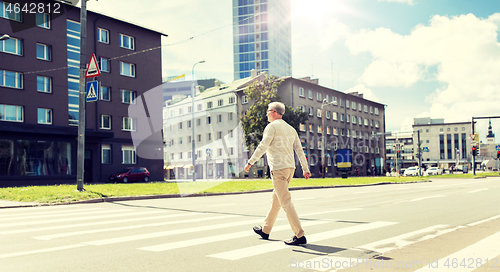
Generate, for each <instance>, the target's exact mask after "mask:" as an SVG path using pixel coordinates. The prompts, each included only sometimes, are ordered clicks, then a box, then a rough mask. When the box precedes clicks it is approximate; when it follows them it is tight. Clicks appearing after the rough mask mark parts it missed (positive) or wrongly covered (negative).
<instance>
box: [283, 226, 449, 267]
mask: <svg viewBox="0 0 500 272" xmlns="http://www.w3.org/2000/svg"><path fill="white" fill-rule="evenodd" d="M447 226H448V225H435V226H431V227H428V228H424V229H421V230H416V231H413V232H409V233H405V234H401V235H398V236H394V237H390V238H387V239H383V240H380V241H376V242H373V243H369V244H366V245H362V246H358V247H355V248H351V249H352V250H361V251H366V250H370V251H374V253H377V255H378V254H383V253H385V252H388V251H391V250H394V249H398V248H402V247H405V246H408V245H411V244H413V243H417V242H421V241H424V240H428V239H431V238H435V237H437V236H439V235H441V234H444V233H447V232H451V231H454V230H455V229H456V228H454V229H446V230H441V231H438V230H439V229H442V228H445V227H447ZM434 231H437V233H434V234H431V235H426V236H423V237H422V238H420V239H418V240H415V241H407V240H406V239H409V238H412V237H414V236H417V235H422V234H425V233H429V232H434ZM366 261H367V257H363V258H355V257H354V258H353V257H342V256H331V255H328V256H320V257H316V258H313V259H310V260H306V261H303V262H302V263H303V264H308V265H309V267H307V268H309V269H314V270H316V271H328V270H331V269H336V271H338V270H342V269H347V268H351V267H359V266H361V265H362V264H363V263H364V262H366ZM294 265H295V267H298V263H292V264H290V267H292V268H295V267H294Z"/></svg>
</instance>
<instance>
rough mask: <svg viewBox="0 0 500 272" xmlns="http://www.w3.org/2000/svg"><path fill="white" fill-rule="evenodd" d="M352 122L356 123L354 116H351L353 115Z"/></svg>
mask: <svg viewBox="0 0 500 272" xmlns="http://www.w3.org/2000/svg"><path fill="white" fill-rule="evenodd" d="M352 123H353V124H356V116H353V117H352Z"/></svg>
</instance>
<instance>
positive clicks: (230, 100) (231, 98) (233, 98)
mask: <svg viewBox="0 0 500 272" xmlns="http://www.w3.org/2000/svg"><path fill="white" fill-rule="evenodd" d="M235 102H236V97H234V96H231V97H229V104H234V103H235Z"/></svg>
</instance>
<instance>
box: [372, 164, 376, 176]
mask: <svg viewBox="0 0 500 272" xmlns="http://www.w3.org/2000/svg"><path fill="white" fill-rule="evenodd" d="M372 174H373V176H375V167H373V166H372Z"/></svg>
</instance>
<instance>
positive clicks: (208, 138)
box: [207, 132, 212, 141]
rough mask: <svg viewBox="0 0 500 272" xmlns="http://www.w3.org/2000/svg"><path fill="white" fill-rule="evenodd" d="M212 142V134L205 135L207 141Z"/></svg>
mask: <svg viewBox="0 0 500 272" xmlns="http://www.w3.org/2000/svg"><path fill="white" fill-rule="evenodd" d="M211 140H212V133H210V132H209V133H207V141H211Z"/></svg>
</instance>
